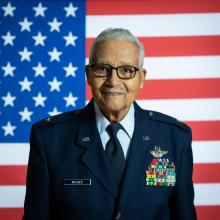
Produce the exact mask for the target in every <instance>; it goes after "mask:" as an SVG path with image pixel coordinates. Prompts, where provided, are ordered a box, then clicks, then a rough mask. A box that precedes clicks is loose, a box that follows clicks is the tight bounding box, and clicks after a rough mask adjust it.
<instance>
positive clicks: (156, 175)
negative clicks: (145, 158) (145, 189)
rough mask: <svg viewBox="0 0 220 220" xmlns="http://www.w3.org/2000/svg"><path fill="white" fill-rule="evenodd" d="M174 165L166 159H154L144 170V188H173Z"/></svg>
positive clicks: (174, 177) (174, 180) (174, 181)
mask: <svg viewBox="0 0 220 220" xmlns="http://www.w3.org/2000/svg"><path fill="white" fill-rule="evenodd" d="M175 183H176V173H175V164H174V162H172V161H170V160H169V159H166V158H154V159H153V160H152V161H151V163H150V165H149V166H148V168H147V170H146V186H175Z"/></svg>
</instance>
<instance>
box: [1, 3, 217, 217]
mask: <svg viewBox="0 0 220 220" xmlns="http://www.w3.org/2000/svg"><path fill="white" fill-rule="evenodd" d="M109 27H123V28H127V29H129V30H130V31H131V32H132V33H134V34H135V35H136V36H138V37H139V38H140V40H141V42H142V43H143V45H144V47H145V61H144V66H145V67H146V68H147V70H148V74H147V77H146V82H145V88H144V89H143V91H141V92H140V94H139V95H138V99H137V101H138V103H139V104H140V105H141V107H143V108H145V109H152V110H156V111H160V112H163V113H166V114H169V115H172V116H174V117H176V118H178V119H179V120H182V121H184V122H186V123H187V124H188V125H189V126H191V128H192V130H193V145H192V146H193V153H194V173H193V180H194V187H195V204H196V209H197V213H198V219H199V220H207V219H212V220H217V219H219V216H220V172H219V170H220V156H219V155H220V132H219V131H220V1H219V0H203V1H199V0H179V1H175V0H167V1H162V0H155V1H151V0H136V1H133V0H117V1H114V0H102V1H100V0H87V1H84V0H75V1H58V0H57V1H51V0H44V1H37V0H30V1H25V0H21V1H15V0H10V1H6V0H2V1H0V219H4V220H17V219H21V216H22V212H23V202H24V195H25V178H26V168H27V161H28V153H29V144H28V139H29V132H30V127H31V124H32V123H34V122H35V121H37V120H39V119H42V118H46V117H48V116H50V115H55V114H58V113H60V112H64V111H69V110H72V109H76V108H82V107H83V106H84V105H85V104H86V102H88V101H89V100H90V98H91V91H90V89H89V88H88V85H87V83H86V81H85V73H84V66H85V63H88V55H89V47H90V45H91V42H92V40H93V39H94V38H95V37H96V36H97V35H98V34H99V33H100V32H101V31H102V30H103V29H105V28H109Z"/></svg>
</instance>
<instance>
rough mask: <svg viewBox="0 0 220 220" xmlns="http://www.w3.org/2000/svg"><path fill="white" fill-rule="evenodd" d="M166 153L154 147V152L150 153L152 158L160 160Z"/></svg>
mask: <svg viewBox="0 0 220 220" xmlns="http://www.w3.org/2000/svg"><path fill="white" fill-rule="evenodd" d="M167 153H168V151H166V150H161V149H160V147H159V146H155V147H154V150H152V151H151V154H152V155H153V156H154V157H157V158H160V157H162V156H163V155H165V154H167Z"/></svg>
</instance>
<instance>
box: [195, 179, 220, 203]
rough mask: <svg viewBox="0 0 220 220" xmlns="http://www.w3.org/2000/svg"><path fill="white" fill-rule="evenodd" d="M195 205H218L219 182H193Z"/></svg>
mask: <svg viewBox="0 0 220 220" xmlns="http://www.w3.org/2000/svg"><path fill="white" fill-rule="evenodd" d="M194 189H195V205H220V184H217V183H209V184H194Z"/></svg>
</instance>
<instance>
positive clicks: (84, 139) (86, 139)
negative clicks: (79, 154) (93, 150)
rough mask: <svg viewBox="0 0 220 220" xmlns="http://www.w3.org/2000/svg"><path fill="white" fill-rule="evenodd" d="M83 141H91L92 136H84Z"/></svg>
mask: <svg viewBox="0 0 220 220" xmlns="http://www.w3.org/2000/svg"><path fill="white" fill-rule="evenodd" d="M82 141H83V142H88V141H90V138H89V137H83V138H82Z"/></svg>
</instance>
